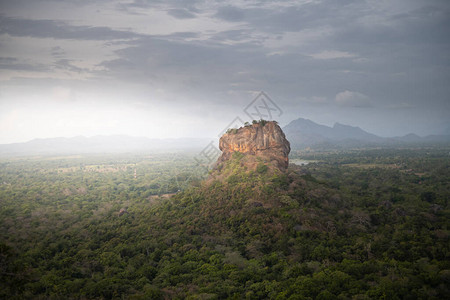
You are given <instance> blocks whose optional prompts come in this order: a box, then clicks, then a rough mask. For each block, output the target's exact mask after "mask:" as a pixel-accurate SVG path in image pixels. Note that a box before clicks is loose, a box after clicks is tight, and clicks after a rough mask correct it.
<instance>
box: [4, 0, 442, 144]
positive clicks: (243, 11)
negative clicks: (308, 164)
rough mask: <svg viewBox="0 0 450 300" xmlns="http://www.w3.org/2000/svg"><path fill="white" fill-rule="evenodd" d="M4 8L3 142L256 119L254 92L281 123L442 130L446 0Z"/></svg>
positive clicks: (160, 134) (172, 131) (192, 129)
mask: <svg viewBox="0 0 450 300" xmlns="http://www.w3.org/2000/svg"><path fill="white" fill-rule="evenodd" d="M0 9H1V11H2V13H1V14H0V49H1V53H2V54H1V55H0V70H1V71H0V144H7V143H16V142H26V141H29V140H32V139H35V138H52V137H74V136H79V135H81V136H96V135H129V136H137V137H138V136H143V137H149V138H184V137H194V138H195V137H201V138H204V137H217V136H218V135H219V134H220V133H221V132H222V130H223V129H224V128H226V127H227V126H228V125H229V124H230V123H232V122H233V120H235V119H236V118H237V117H238V118H239V120H240V121H249V120H251V119H253V118H250V117H249V116H248V115H249V114H246V112H245V111H244V109H245V108H247V107H248V105H249V104H251V103H252V101H253V100H254V98H255V97H256V96H257V95H258V94H259V92H260V91H265V92H266V93H267V94H268V95H269V96H270V98H271V99H272V101H273V105H275V106H276V107H278V108H279V110H278V111H276V114H275V113H274V115H273V116H271V119H276V120H277V121H279V123H280V125H281V126H285V125H287V124H288V123H289V122H290V121H292V120H295V119H298V118H306V119H310V120H312V121H314V122H316V123H318V124H323V125H327V126H333V124H334V123H336V122H338V123H341V124H346V125H350V126H357V127H360V128H362V129H363V130H365V131H367V132H370V133H373V134H376V135H379V136H382V137H393V136H403V135H405V134H409V133H415V134H418V135H420V136H426V135H430V134H443V133H447V134H448V132H449V130H450V121H449V117H448V116H449V115H450V101H449V100H450V99H449V96H450V85H449V84H448V82H449V79H450V64H449V62H450V57H449V55H448V53H449V48H450V47H449V46H450V45H449V42H450V35H449V31H450V29H449V28H450V18H449V17H448V16H449V15H450V3H448V2H447V1H440V0H433V1H419V0H414V1H409V0H408V1H407V0H403V1H395V2H382V1H365V2H361V1H345V3H343V2H341V3H339V4H338V3H336V2H335V1H309V0H308V1H306V0H305V1H258V0H255V1H245V2H244V1H221V2H213V1H208V2H204V1H199V0H189V1H183V2H179V1H171V0H170V1H142V0H130V1H128V2H123V1H100V0H94V1H89V2H83V1H68V0H67V1H51V0H50V1H44V0H37V1H22V0H18V1H12V2H11V1H2V0H0ZM273 105H272V107H273ZM247 113H248V111H247ZM269 113H270V112H269Z"/></svg>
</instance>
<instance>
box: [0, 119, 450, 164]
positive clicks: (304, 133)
mask: <svg viewBox="0 0 450 300" xmlns="http://www.w3.org/2000/svg"><path fill="white" fill-rule="evenodd" d="M283 131H284V133H285V134H286V137H287V139H288V140H289V142H290V143H291V148H292V149H294V150H295V149H305V148H312V149H317V150H327V149H346V148H362V147H396V146H421V145H432V144H449V143H450V134H449V135H430V136H426V137H420V136H418V135H416V134H413V133H411V134H407V135H405V136H401V137H393V138H384V137H379V136H377V135H375V134H372V133H368V132H366V131H364V130H362V129H361V128H359V127H353V126H349V125H343V124H340V123H336V124H334V126H333V127H329V126H325V125H320V124H317V123H315V122H313V121H311V120H307V119H302V118H299V119H297V120H294V121H292V122H290V123H289V124H288V125H286V126H285V127H284V128H283ZM211 140H216V139H208V138H178V139H151V138H147V137H131V136H126V135H115V136H94V137H84V136H77V137H72V138H64V137H59V138H48V139H34V140H31V141H29V142H25V143H14V144H3V145H1V144H0V156H21V155H23V156H25V155H53V154H64V155H66V154H87V153H127V152H145V151H161V152H162V151H177V150H192V151H197V152H199V151H201V150H202V149H204V148H205V147H207V146H208V145H209V143H210V142H211Z"/></svg>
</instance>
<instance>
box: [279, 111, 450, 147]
mask: <svg viewBox="0 0 450 300" xmlns="http://www.w3.org/2000/svg"><path fill="white" fill-rule="evenodd" d="M283 131H284V133H285V134H286V137H287V139H288V140H289V141H290V143H291V147H292V148H293V149H302V148H306V147H314V148H334V147H338V148H349V147H366V146H381V145H382V146H399V145H406V144H409V145H411V144H429V143H448V142H450V135H430V136H426V137H420V136H418V135H416V134H413V133H410V134H407V135H405V136H401V137H392V138H384V137H379V136H377V135H375V134H372V133H369V132H366V131H364V130H362V129H361V128H359V127H353V126H349V125H344V124H340V123H336V124H334V126H333V127H329V126H326V125H320V124H317V123H315V122H313V121H311V120H307V119H303V118H299V119H297V120H294V121H292V122H290V123H289V124H288V125H286V126H285V127H284V128H283Z"/></svg>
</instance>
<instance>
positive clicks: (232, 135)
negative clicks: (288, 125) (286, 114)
mask: <svg viewBox="0 0 450 300" xmlns="http://www.w3.org/2000/svg"><path fill="white" fill-rule="evenodd" d="M219 148H220V150H221V151H222V155H221V156H220V157H219V159H218V161H217V164H218V165H220V164H221V163H223V162H225V161H227V160H229V159H230V158H231V157H232V155H233V153H234V152H240V153H243V154H244V155H245V156H246V157H247V159H246V160H245V161H246V164H247V167H249V169H254V168H256V165H257V164H258V163H260V162H263V163H266V164H267V165H268V166H273V167H276V168H278V169H279V170H281V171H285V170H286V169H287V167H288V165H289V158H288V155H289V152H290V151H291V147H290V144H289V141H288V140H287V139H286V136H285V135H284V133H283V131H282V130H281V128H280V126H278V124H277V123H276V122H275V121H267V122H265V123H257V124H252V125H248V126H244V127H241V128H239V129H234V130H231V131H230V132H228V133H225V134H224V135H223V136H222V137H221V138H220V141H219ZM251 157H253V158H254V159H249V158H251Z"/></svg>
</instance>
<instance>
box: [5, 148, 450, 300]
mask: <svg viewBox="0 0 450 300" xmlns="http://www.w3.org/2000/svg"><path fill="white" fill-rule="evenodd" d="M177 157H178V159H175V160H174V159H172V158H171V156H170V155H163V154H160V155H153V154H152V155H150V156H149V155H134V156H133V155H129V156H111V157H105V156H102V157H99V156H97V157H72V158H70V157H61V158H50V157H47V158H46V157H42V158H23V159H14V160H12V159H11V160H2V161H0V204H1V206H0V225H1V228H2V231H0V267H1V268H0V271H1V272H0V276H1V277H0V282H1V283H0V298H13V299H23V298H38V299H62V298H64V299H119V298H126V299H163V298H178V299H182V298H190V299H195V298H213V299H225V298H238V299H240V298H248V299H266V298H270V299H272V298H276V299H297V298H298V299H302V298H305V299H308V298H309V299H315V298H317V299H338V298H342V299H347V298H349V299H351V298H354V299H367V298H385V299H404V298H411V299H417V298H420V299H440V298H442V299H444V298H446V297H447V296H446V295H448V294H449V290H448V281H449V278H450V260H449V256H450V251H449V250H450V249H449V241H448V239H449V234H448V230H449V228H448V227H449V220H450V218H449V217H450V215H449V207H448V199H449V196H450V186H449V185H448V179H449V178H450V158H449V157H448V149H447V150H445V149H444V150H440V149H435V150H433V149H424V150H422V151H419V150H415V151H411V150H407V149H403V150H396V151H381V150H368V151H361V152H351V153H311V154H305V153H303V154H302V158H311V159H314V160H317V161H319V162H318V163H311V164H308V165H307V166H304V167H296V166H291V167H290V169H289V171H288V173H287V174H282V173H277V174H274V173H270V172H259V171H256V172H250V171H246V170H245V169H243V168H242V167H241V165H240V159H242V157H241V155H240V153H236V154H235V155H234V157H233V159H232V160H231V161H230V163H229V165H228V166H226V168H228V169H227V170H228V171H229V172H230V176H229V177H228V178H227V180H222V181H219V180H215V181H214V180H212V181H208V182H200V178H201V176H200V174H199V176H194V178H193V177H189V176H190V175H189V174H195V170H196V169H195V166H194V165H192V164H190V163H189V161H190V160H189V159H188V156H177ZM262 165H263V164H262ZM258 167H259V166H258ZM261 168H263V167H261ZM135 169H136V173H137V176H136V178H134V170H135ZM175 170H176V172H175ZM171 174H175V175H174V176H175V178H172V177H170V175H171ZM171 178H172V179H171ZM183 180H184V181H183ZM180 182H187V183H188V184H189V185H190V187H189V188H186V189H184V190H183V188H182V190H183V191H181V192H178V193H176V194H174V195H173V196H172V197H171V198H166V197H165V196H162V197H159V196H158V194H161V195H163V194H167V193H170V192H171V191H173V190H174V189H175V191H176V190H178V189H179V186H180V185H179V183H180ZM124 207H126V208H127V211H128V212H129V213H128V214H123V215H122V216H119V214H118V213H119V210H120V209H121V208H124Z"/></svg>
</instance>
